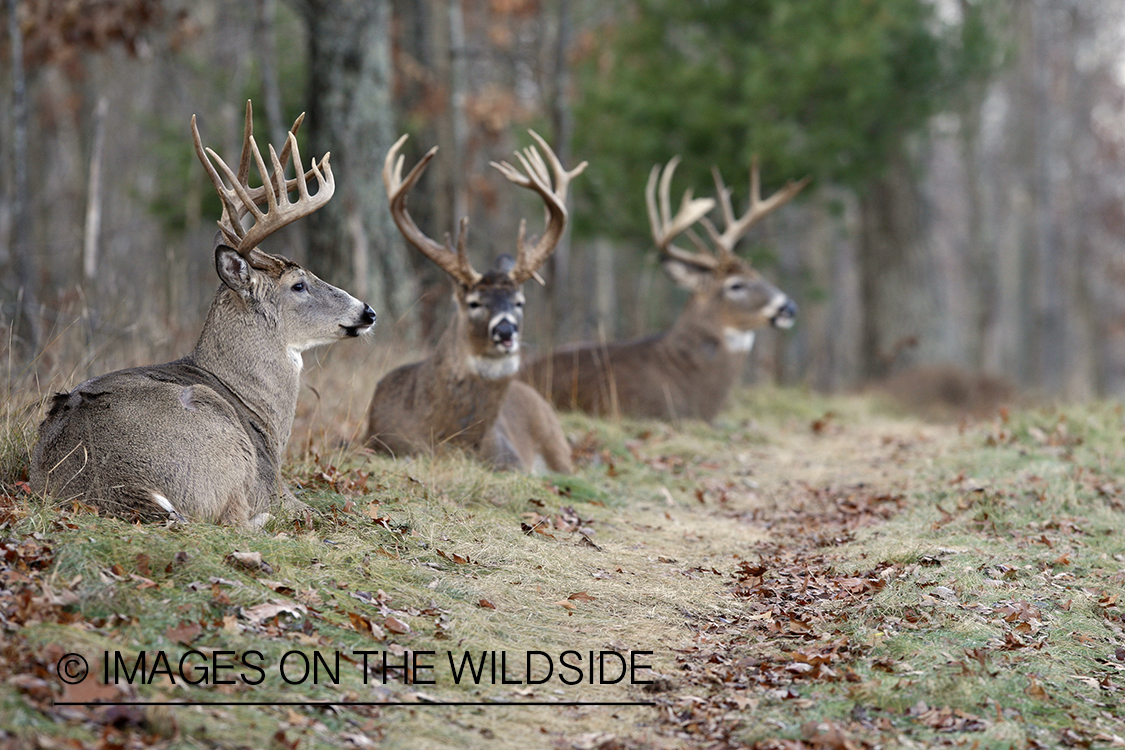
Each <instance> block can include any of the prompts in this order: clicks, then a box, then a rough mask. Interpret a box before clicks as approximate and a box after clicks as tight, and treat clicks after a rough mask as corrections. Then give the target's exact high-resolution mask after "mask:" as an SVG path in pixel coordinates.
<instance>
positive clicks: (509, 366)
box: [468, 354, 520, 380]
mask: <svg viewBox="0 0 1125 750" xmlns="http://www.w3.org/2000/svg"><path fill="white" fill-rule="evenodd" d="M468 363H469V369H470V370H472V371H473V372H475V373H476V374H477V376H478V377H481V378H484V379H485V380H503V379H504V378H510V377H512V376H514V375H515V374H516V373H517V372H519V370H520V355H519V354H509V355H508V356H506V357H473V356H471V357H469V361H468Z"/></svg>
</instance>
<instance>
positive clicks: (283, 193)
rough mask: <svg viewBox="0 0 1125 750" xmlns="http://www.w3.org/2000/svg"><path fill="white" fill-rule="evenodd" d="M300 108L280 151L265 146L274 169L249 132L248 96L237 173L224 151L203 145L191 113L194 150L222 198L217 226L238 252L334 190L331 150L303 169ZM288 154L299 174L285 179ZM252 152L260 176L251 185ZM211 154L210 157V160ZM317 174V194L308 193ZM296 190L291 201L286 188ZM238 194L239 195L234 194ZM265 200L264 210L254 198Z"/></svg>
mask: <svg viewBox="0 0 1125 750" xmlns="http://www.w3.org/2000/svg"><path fill="white" fill-rule="evenodd" d="M304 117H305V116H304V114H303V113H302V114H301V115H300V116H299V117H298V118H297V119H296V121H294V123H293V127H292V128H290V129H289V133H288V136H287V138H286V142H285V146H284V147H283V148H282V150H281V156H280V157H278V155H277V153H276V152H275V151H274V148H273V146H272V145H270V146H269V150H270V161H271V164H272V167H273V170H272V172H267V170H266V166H265V162H264V161H263V160H262V155H261V152H260V151H259V150H258V146H257V143H256V142H255V141H254V135H253V129H254V125H253V109H252V106H251V104H250V102H249V101H248V102H247V103H246V121H245V127H244V129H243V142H242V153H241V155H240V157H239V163H238V174H235V173H234V172H233V171H232V170H231V169H230V167H228V166H227V164H226V162H224V161H223V159H222V157H220V156H219V155H218V154H216V153H215V152H214V150H212V149H210V148H206V149H205V148H204V147H203V142H202V140H201V138H200V136H199V128H198V127H197V125H196V120H195V116H194V115H193V116H192V118H191V131H192V139H193V141H194V143H195V152H196V155H197V156H198V157H199V160H200V162H201V163H202V164H203V167H204V169H205V170H206V171H207V175H208V176H209V177H210V178H211V182H212V183H213V184H214V186H215V191H216V192H217V193H218V194H219V199H220V200H221V201H222V204H223V214H222V217H221V218H220V219H219V227H220V229H221V230H222V232H223V236H224V238H225V239H226V241H227V242H228V243H229V244H230V245H231V246H232V247H234V248H235V249H236V250H238V252H239V253H240V254H241V255H243V256H245V257H249V255H250V253H251V251H253V249H254V248H255V247H256V246H257V245H258V243H260V242H262V241H263V240H264V239H265V238H266V237H268V236H270V235H271V234H273V233H274V232H276V231H277V230H278V229H280V228H281V227H283V226H285V225H286V224H289V223H291V222H293V221H296V220H297V219H299V218H301V217H303V216H307V215H308V214H311V213H312V212H314V211H316V210H317V209H319V208H320V207H321V206H323V205H324V204H325V203H327V202H328V201H329V199H330V198H331V197H332V194H333V192H334V191H335V187H336V183H335V179H334V177H333V175H332V167H331V165H330V164H329V156H330V154H328V153H326V154H325V155H324V157H323V158H322V159H321V160H320V164H319V165H317V162H316V159H313V160H312V163H311V169H309V171H307V172H306V171H305V170H304V165H303V163H302V162H301V154H300V150H299V149H298V147H297V137H296V133H297V130H298V129H299V128H300V127H301V123H302V122H303V121H304ZM291 154H292V156H293V161H294V165H295V168H296V172H297V175H298V176H297V177H294V178H292V179H289V180H287V179H285V165H286V164H288V162H289V157H290V155H291ZM251 155H252V156H253V159H254V161H255V163H256V165H257V167H258V174H259V176H260V177H261V178H262V185H260V186H259V187H255V188H251V187H250V186H249V184H248V180H249V175H250V160H251ZM212 159H214V163H213V162H212V161H211V160H212ZM215 163H217V164H218V167H219V170H221V171H222V174H223V176H225V177H226V178H227V180H228V181H229V182H230V185H231V187H229V188H228V187H227V186H226V184H225V183H224V182H223V180H222V178H221V177H220V175H219V170H216V168H215ZM313 177H315V178H316V181H317V192H316V195H314V196H310V195H309V191H308V184H307V182H308V180H309V179H311V178H313ZM294 189H296V190H297V193H298V198H297V200H296V201H295V202H290V201H289V200H288V194H289V193H290V192H291V191H293V190H294ZM236 199H237V200H236ZM262 202H265V203H266V204H267V211H266V212H265V213H263V212H262V211H261V210H260V209H259V208H258V204H260V203H262ZM247 214H251V215H253V217H254V226H253V227H251V228H250V229H249V230H246V229H243V227H242V218H243V217H244V216H246V215H247Z"/></svg>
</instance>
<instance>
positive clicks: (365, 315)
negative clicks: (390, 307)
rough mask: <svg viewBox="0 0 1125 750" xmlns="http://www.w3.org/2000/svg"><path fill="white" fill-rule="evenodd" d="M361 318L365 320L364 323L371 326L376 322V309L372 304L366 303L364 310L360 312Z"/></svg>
mask: <svg viewBox="0 0 1125 750" xmlns="http://www.w3.org/2000/svg"><path fill="white" fill-rule="evenodd" d="M359 319H360V320H361V321H363V325H365V326H369V325H374V323H375V311H374V310H372V309H371V305H364V306H363V312H362V313H360V315H359Z"/></svg>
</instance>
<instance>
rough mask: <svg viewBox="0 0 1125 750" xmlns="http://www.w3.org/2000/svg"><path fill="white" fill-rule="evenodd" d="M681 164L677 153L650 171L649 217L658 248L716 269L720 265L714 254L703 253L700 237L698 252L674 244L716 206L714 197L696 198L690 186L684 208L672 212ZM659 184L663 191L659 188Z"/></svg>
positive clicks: (648, 191) (648, 185)
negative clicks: (674, 184) (672, 194)
mask: <svg viewBox="0 0 1125 750" xmlns="http://www.w3.org/2000/svg"><path fill="white" fill-rule="evenodd" d="M679 163H680V157H678V156H674V157H672V158H671V159H670V160H669V161H668V164H667V165H666V166H665V167H664V168H663V169H661V167H660V165H659V164H657V165H656V166H654V167H653V168H652V171H651V172H649V175H648V183H647V184H646V185H645V205H646V206H647V207H648V220H649V224H650V226H651V227H652V238H653V241H654V242H655V243H656V247H657V249H658V250H660V252H661V253H663V254H664V255H667V256H668V257H670V258H675V259H677V260H680V261H683V262H685V263H691V264H693V265H697V266H703V267H705V268H714V267H715V266H716V265H717V260H716V258H715V257H714V256H712V255H711V254H710V253H706V252H703V247H702V245H701V243H699V242H698V240H697V239H696V238H694V237H692V241H693V242H694V243H695V244H696V247H699V248H700V252H698V253H692V252H688V251H687V250H683V249H682V248H679V247H676V246H675V245H673V244H672V240H673V239H674V238H675V237H676V236H677V235H679V234H680V233H682V232H684V231H685V230H687V229H688V228H689V227H691V226H692V225H693V224H695V223H696V222H697V221H699V220H701V219H703V218H704V217H705V216H706V214H707V213H708V212H709V211H710V210H711V209H712V208H714V207H715V201H714V200H712V199H711V198H692V195H691V190H690V189H688V190H685V191H684V197H683V199H682V200H681V201H680V208H679V210H678V211H676V215H675V216H673V215H672V204H671V200H670V199H669V193H670V191H671V186H672V175H673V174H674V173H675V171H676V166H677V165H678V164H679ZM658 184H659V193H658V191H657V185H658Z"/></svg>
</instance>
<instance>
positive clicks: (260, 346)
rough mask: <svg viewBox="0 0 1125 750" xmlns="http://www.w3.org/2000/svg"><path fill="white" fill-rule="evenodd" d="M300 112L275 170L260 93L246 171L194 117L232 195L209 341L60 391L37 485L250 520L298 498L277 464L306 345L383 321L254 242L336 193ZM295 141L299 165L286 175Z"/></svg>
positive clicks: (34, 473) (39, 458)
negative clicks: (301, 130) (309, 149)
mask: <svg viewBox="0 0 1125 750" xmlns="http://www.w3.org/2000/svg"><path fill="white" fill-rule="evenodd" d="M302 118H303V115H302ZM302 118H298V119H297V122H296V123H294V125H293V128H292V130H291V131H290V133H289V136H288V139H287V143H286V145H285V147H284V148H283V149H282V152H281V157H280V158H279V157H278V155H277V154H276V152H275V151H274V149H273V146H272V145H271V146H270V149H269V151H270V160H271V162H272V168H273V171H272V174H270V175H268V176H267V174H266V165H265V163H264V162H263V160H262V155H261V153H260V152H259V151H258V147H257V145H256V144H255V142H254V138H253V135H252V131H253V124H252V118H251V110H250V104H249V102H247V105H246V128H245V135H244V139H243V146H242V157H241V160H240V162H239V165H238V173H237V175H236V174H235V173H234V172H232V171H231V169H230V168H229V167H228V166H227V165H226V164H225V163H224V162H223V160H222V159H221V158H220V157H219V156H218V155H217V154H215V152H214V151H212V150H211V149H207V151H206V153H204V149H203V145H202V143H201V141H200V139H199V131H198V130H197V129H196V126H195V118H194V117H192V135H193V138H194V141H195V150H196V153H197V154H198V155H199V159H200V161H201V162H202V163H203V166H204V168H205V169H206V170H207V173H208V175H209V176H210V177H211V181H212V182H213V183H214V185H215V189H216V191H218V193H219V197H220V198H221V199H222V202H223V213H222V218H221V219H220V221H219V227H220V232H219V234H217V235H216V238H215V268H216V270H217V271H218V274H219V278H220V279H221V280H222V282H223V283H222V285H221V286H220V287H219V290H218V292H217V293H216V294H215V299H214V301H213V302H212V303H211V310H210V312H209V313H208V315H207V321H206V322H205V323H204V324H203V332H202V333H201V334H200V335H199V342H198V343H197V344H196V345H195V350H194V351H192V353H191V354H189V355H187V356H186V357H184V358H183V359H179V360H176V361H175V362H170V363H168V364H163V365H153V366H148V367H135V368H132V369H128V370H119V371H117V372H111V373H109V374H108V375H102V376H100V377H96V378H93V379H91V380H87V381H86V382H84V383H82V384H81V385H79V386H78V387H77V388H75V389H74V390H73V391H71V392H70V393H58V394H56V395H55V396H54V398H53V400H52V401H51V405H50V410H49V412H48V414H47V417H46V418H45V419H44V420H43V423H42V424H41V425H40V427H39V442H38V444H37V445H36V447H35V451H34V455H33V456H32V462H31V486H32V489H34V490H35V491H36V492H45V493H48V494H50V495H52V496H54V497H56V498H66V499H78V500H81V501H82V502H85V503H88V504H91V505H94V506H96V507H98V508H101V509H103V510H105V511H107V512H109V513H111V514H113V515H116V516H119V517H122V518H126V519H134V518H139V519H148V520H157V519H167V518H169V517H171V518H174V519H177V520H182V519H192V520H207V521H216V522H220V523H229V524H237V525H251V526H253V525H260V524H261V523H262V522H264V521H265V520H266V518H268V514H267V513H266V511H267V509H268V508H269V507H270V505H271V504H272V503H273V502H274V501H275V500H277V499H278V498H279V496H280V497H282V498H285V499H292V494H291V493H290V492H289V491H288V488H286V487H284V486H283V484H282V482H281V478H280V474H279V469H280V464H281V459H282V456H283V454H284V451H285V446H286V443H288V442H289V433H290V430H291V429H292V425H293V415H294V411H295V410H296V405H297V391H298V387H299V380H300V373H301V366H302V360H301V352H302V351H303V350H305V349H308V348H309V347H312V346H316V345H318V344H327V343H329V342H332V341H335V340H337V339H342V338H348V337H355V336H358V335H360V334H361V333H363V332H366V331H368V330H370V328H371V327H372V325H374V323H375V312H374V311H373V310H372V309H371V308H370V307H368V306H367V305H365V304H364V303H362V302H360V301H359V300H357V299H355V298H354V297H352V296H351V295H349V294H347V293H346V292H343V291H341V290H339V289H337V288H336V287H334V286H331V285H329V284H326V283H325V282H323V281H321V280H320V279H318V278H317V277H316V276H314V275H313V274H311V273H309V272H308V271H306V270H305V269H304V268H302V267H301V266H299V265H297V264H296V263H293V262H291V261H289V260H286V259H285V258H280V257H278V256H275V255H269V254H267V253H265V252H262V251H261V250H260V249H259V248H258V247H257V244H258V243H259V242H261V241H263V240H264V239H265V238H266V237H268V236H270V235H271V234H272V233H273V232H275V231H277V230H278V229H280V228H281V227H283V226H285V225H286V224H288V223H290V222H292V221H295V220H296V219H299V218H301V217H302V216H307V215H308V214H310V213H312V212H313V211H316V210H317V209H318V208H319V207H320V206H322V205H324V204H325V203H326V202H327V201H328V199H329V198H331V197H332V192H333V190H334V186H335V183H334V181H333V178H332V170H331V168H330V167H329V164H328V154H325V155H324V158H323V159H321V161H320V164H319V165H318V164H317V163H316V160H315V159H314V160H313V162H312V169H310V170H309V171H308V172H305V171H304V167H303V165H302V164H301V157H300V154H299V153H298V151H297V139H296V137H295V135H294V134H295V133H296V131H297V128H298V127H299V126H300V123H301V119H302ZM290 152H292V156H293V161H294V164H295V167H296V177H294V178H293V179H290V180H286V179H285V164H286V163H287V162H288V159H289V155H290ZM208 154H209V155H210V157H211V158H213V159H214V160H215V162H217V163H218V167H219V170H221V172H222V174H223V175H224V176H225V177H226V179H227V181H229V182H230V186H229V187H228V186H227V185H225V184H224V182H223V179H222V177H220V176H219V173H218V172H217V171H216V170H215V167H214V165H213V164H212V163H211V160H210V159H209V158H208ZM251 155H252V156H253V158H254V161H255V163H256V165H257V169H258V174H259V175H260V176H261V178H262V181H263V183H264V184H263V185H261V186H259V187H255V188H252V187H250V186H249V182H248V176H249V171H250V159H251ZM313 177H315V178H316V183H317V189H316V193H315V194H313V195H310V194H309V189H308V186H307V184H306V182H307V181H308V180H310V179H312V178H313ZM291 192H296V193H297V199H296V200H295V201H290V199H289V194H290V193H291ZM259 206H264V207H265V210H264V211H263V210H262V209H261V208H259ZM247 214H249V215H250V216H252V217H253V219H254V223H253V225H252V226H251V227H249V228H248V229H246V228H243V226H242V223H241V220H242V219H243V218H244V217H245V216H246V215H247Z"/></svg>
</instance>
